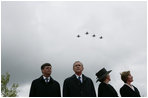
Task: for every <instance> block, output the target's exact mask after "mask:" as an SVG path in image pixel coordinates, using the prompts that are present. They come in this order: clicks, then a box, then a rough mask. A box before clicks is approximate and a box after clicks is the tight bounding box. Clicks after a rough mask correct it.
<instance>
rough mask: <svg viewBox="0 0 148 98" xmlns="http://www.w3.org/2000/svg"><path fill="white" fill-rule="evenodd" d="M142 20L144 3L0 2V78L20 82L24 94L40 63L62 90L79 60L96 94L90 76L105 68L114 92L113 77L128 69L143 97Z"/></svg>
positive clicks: (116, 78)
mask: <svg viewBox="0 0 148 98" xmlns="http://www.w3.org/2000/svg"><path fill="white" fill-rule="evenodd" d="M146 17H147V16H146V2H97V1H95V2H8V1H7V2H2V54H1V55H2V56H1V58H2V60H1V61H2V64H1V68H2V74H3V73H5V72H9V73H10V74H11V79H10V83H14V82H17V83H19V84H20V87H19V89H20V91H21V92H20V93H19V95H20V96H28V95H29V94H28V90H29V89H30V84H31V82H32V80H34V79H36V78H38V77H39V76H40V75H41V71H40V66H41V65H42V64H43V63H45V62H49V63H51V64H52V66H53V72H52V77H53V78H54V79H55V80H57V81H59V83H60V85H61V88H62V85H63V81H64V79H65V78H67V77H69V76H71V75H72V74H73V71H72V64H73V63H74V61H77V60H79V61H81V62H82V63H83V64H84V68H85V69H84V74H85V75H87V76H88V77H91V78H92V80H93V82H94V84H95V88H96V92H97V88H98V83H96V82H95V81H96V76H95V73H96V72H97V71H98V70H100V69H101V68H102V67H105V68H106V69H108V70H110V69H112V70H113V71H112V73H111V78H112V81H111V82H110V83H111V84H112V85H113V86H114V87H115V89H116V90H117V91H119V88H120V87H121V86H122V85H123V82H122V81H121V80H120V74H119V73H120V72H122V71H124V70H131V72H132V74H133V76H134V82H133V84H135V86H136V87H138V89H139V90H140V92H141V95H142V96H146V90H147V88H146V85H147V82H146V81H147V80H146V78H145V77H147V74H146V72H147V70H146V66H147V64H146V57H147V56H146V39H147V38H146ZM87 31H88V32H89V35H85V32H87ZM77 34H80V35H81V37H80V38H77V37H76V36H77ZM92 34H96V35H97V37H95V38H93V37H91V36H92ZM101 35H102V36H103V39H102V40H100V39H99V36H101ZM141 71H142V72H143V73H141ZM136 73H139V74H136ZM141 75H142V76H143V77H141ZM141 80H143V81H141ZM141 88H143V89H141ZM25 89H27V91H25ZM61 90H62V89H61ZM118 93H119V92H118Z"/></svg>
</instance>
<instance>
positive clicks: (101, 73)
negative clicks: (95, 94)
mask: <svg viewBox="0 0 148 98" xmlns="http://www.w3.org/2000/svg"><path fill="white" fill-rule="evenodd" d="M111 71H112V70H110V71H106V69H105V68H102V69H101V70H100V71H98V72H97V73H96V76H97V81H96V82H98V81H100V80H101V79H103V78H104V77H105V76H106V75H107V74H109V73H110V72H111Z"/></svg>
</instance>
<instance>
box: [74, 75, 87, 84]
mask: <svg viewBox="0 0 148 98" xmlns="http://www.w3.org/2000/svg"><path fill="white" fill-rule="evenodd" d="M72 79H74V80H78V79H77V77H76V75H75V74H73V75H72ZM82 79H83V83H84V82H85V81H86V79H87V78H86V76H85V75H84V74H82Z"/></svg>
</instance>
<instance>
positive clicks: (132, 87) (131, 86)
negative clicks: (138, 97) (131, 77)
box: [125, 83, 135, 91]
mask: <svg viewBox="0 0 148 98" xmlns="http://www.w3.org/2000/svg"><path fill="white" fill-rule="evenodd" d="M125 85H127V86H128V87H130V88H131V89H132V90H134V91H135V89H134V86H133V85H129V84H127V83H125Z"/></svg>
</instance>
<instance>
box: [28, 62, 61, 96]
mask: <svg viewBox="0 0 148 98" xmlns="http://www.w3.org/2000/svg"><path fill="white" fill-rule="evenodd" d="M51 69H52V66H51V65H50V64H49V63H45V64H43V65H42V66H41V71H42V73H43V75H42V76H41V77H39V78H38V79H35V80H33V82H32V84H31V88H30V94H29V97H61V92H60V85H59V83H58V82H57V81H55V80H54V79H53V78H52V77H51V76H50V75H51Z"/></svg>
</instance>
